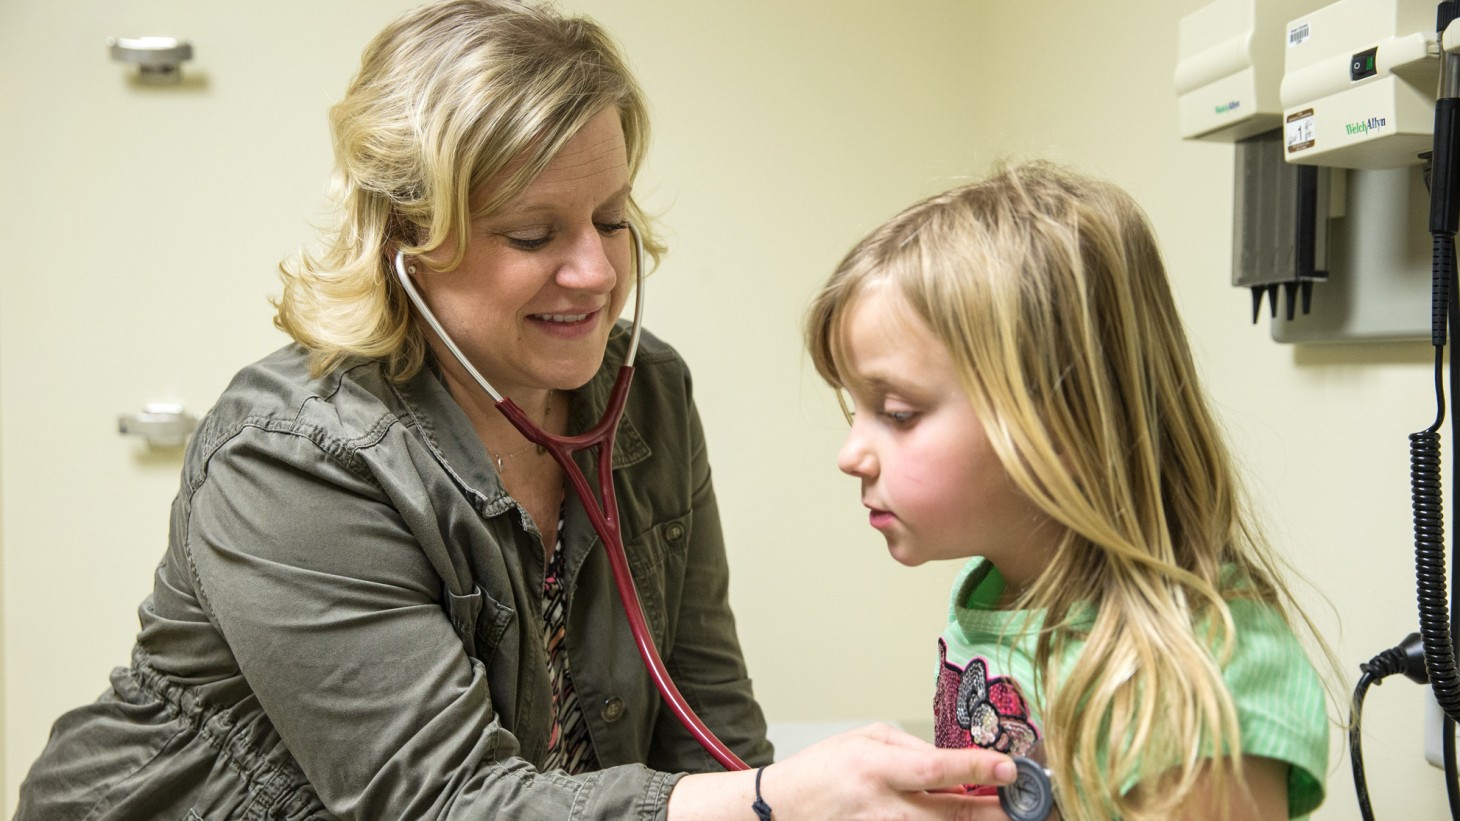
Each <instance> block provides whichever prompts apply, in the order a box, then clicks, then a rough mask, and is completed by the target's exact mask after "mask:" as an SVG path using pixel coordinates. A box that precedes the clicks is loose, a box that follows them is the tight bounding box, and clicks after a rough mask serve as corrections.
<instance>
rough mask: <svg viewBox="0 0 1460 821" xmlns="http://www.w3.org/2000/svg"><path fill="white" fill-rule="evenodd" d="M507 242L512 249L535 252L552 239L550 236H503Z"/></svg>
mask: <svg viewBox="0 0 1460 821" xmlns="http://www.w3.org/2000/svg"><path fill="white" fill-rule="evenodd" d="M502 236H504V237H506V238H507V242H508V243H509V244H510V245H511V246H512V247H513V248H518V249H521V250H523V251H536V250H538V249H539V248H542V247H543V246H545V245H547V244H548V242H549V241H550V240H551V239H552V235H551V234H503V235H502Z"/></svg>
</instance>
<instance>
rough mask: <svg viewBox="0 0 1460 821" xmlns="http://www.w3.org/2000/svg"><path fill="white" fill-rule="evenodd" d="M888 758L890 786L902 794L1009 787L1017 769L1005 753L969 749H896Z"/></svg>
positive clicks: (975, 748) (891, 750)
mask: <svg viewBox="0 0 1460 821" xmlns="http://www.w3.org/2000/svg"><path fill="white" fill-rule="evenodd" d="M886 755H887V768H888V769H887V782H886V783H887V785H888V786H889V787H891V788H892V789H895V790H900V791H902V792H914V791H925V790H937V789H940V788H946V787H957V786H959V785H962V784H1010V783H1013V781H1014V778H1015V776H1017V775H1018V769H1017V768H1016V767H1015V766H1014V761H1013V759H1011V758H1009V757H1008V756H1006V755H1004V754H1003V753H996V752H993V751H992V750H984V749H980V748H978V747H968V748H965V749H961V750H940V749H937V748H935V747H928V748H925V749H921V750H918V749H909V748H904V747H897V748H895V749H890V750H888V751H887V753H886Z"/></svg>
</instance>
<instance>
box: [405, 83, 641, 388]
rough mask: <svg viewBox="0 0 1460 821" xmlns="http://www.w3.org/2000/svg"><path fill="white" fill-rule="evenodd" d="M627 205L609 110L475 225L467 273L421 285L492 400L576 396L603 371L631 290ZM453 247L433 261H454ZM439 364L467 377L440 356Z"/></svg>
mask: <svg viewBox="0 0 1460 821" xmlns="http://www.w3.org/2000/svg"><path fill="white" fill-rule="evenodd" d="M513 170H514V168H508V169H507V171H505V172H503V173H504V174H507V173H511V172H512V171H513ZM488 185H489V186H490V185H491V183H490V182H489V183H488ZM628 201H629V166H628V152H627V151H626V149H625V147H624V135H623V129H622V127H621V126H620V124H619V116H618V112H617V111H616V110H614V109H613V108H607V109H605V110H603V111H602V112H600V113H598V114H597V115H596V116H594V117H593V118H592V119H591V120H589V121H588V122H587V123H586V124H585V125H584V126H583V128H582V129H580V130H579V131H578V133H577V134H576V135H574V136H573V138H572V139H570V140H569V141H568V142H567V143H566V144H565V145H564V146H563V148H562V149H561V150H560V151H559V152H558V153H557V154H556V155H555V156H554V157H553V158H552V160H551V161H550V162H549V163H548V165H547V167H546V168H545V169H544V170H543V172H542V173H541V174H540V175H539V176H538V177H537V178H536V179H534V180H533V181H532V183H531V184H530V185H528V186H527V188H526V189H524V190H523V191H522V192H521V193H520V194H518V195H517V196H516V197H515V198H513V199H512V200H511V201H509V202H508V203H507V204H506V206H505V207H503V208H502V209H500V210H499V211H498V212H496V213H494V214H491V215H488V216H485V217H480V218H478V219H475V220H473V221H472V223H471V236H470V237H469V238H468V241H467V243H466V256H465V258H464V259H463V260H462V262H461V265H460V266H458V267H457V268H456V269H455V270H452V271H446V272H443V273H439V274H438V273H433V272H431V271H429V270H427V271H425V272H424V273H418V274H416V281H417V283H418V284H419V286H418V287H419V288H420V290H421V291H422V292H423V294H424V296H425V298H426V301H427V303H428V304H429V305H430V306H431V308H432V310H434V311H435V312H436V315H437V317H438V318H439V319H440V320H441V324H442V325H443V326H444V327H445V328H446V331H447V333H449V334H450V335H451V336H452V338H453V339H454V340H456V343H457V345H458V346H459V347H460V348H461V349H462V351H463V352H464V353H465V354H466V356H467V358H468V359H469V360H470V361H471V362H472V364H473V365H474V366H475V367H476V368H477V370H479V371H481V373H482V374H483V375H484V376H486V378H487V380H488V381H490V382H491V383H492V384H493V386H494V387H496V388H497V390H499V391H501V392H502V393H503V394H506V395H509V396H520V395H521V394H522V393H525V392H531V391H536V390H544V389H565V390H566V389H572V388H577V387H579V386H580V385H582V384H583V383H585V382H587V381H588V379H589V378H591V377H592V376H593V374H594V373H595V372H596V371H597V370H598V366H599V364H600V363H601V362H602V360H603V351H604V347H605V345H606V344H607V341H608V334H609V331H610V330H612V328H613V325H614V321H615V320H616V319H617V318H618V315H619V310H620V309H621V308H622V307H623V304H624V301H625V299H626V298H627V296H628V293H629V291H630V290H631V289H632V286H633V281H634V271H633V263H632V262H631V257H632V252H631V243H632V241H633V240H632V238H631V237H630V235H629V232H628V229H627V224H626V223H625V220H626V219H627V218H628ZM454 248H455V242H454V240H453V241H450V242H448V243H447V244H446V245H445V246H444V247H442V248H440V249H439V250H438V251H437V252H436V253H435V254H433V255H432V256H433V258H436V259H438V261H445V260H448V259H449V258H450V256H451V254H452V253H453V251H454ZM432 342H433V344H439V343H436V341H435V340H434V339H433V340H432ZM436 353H437V358H438V360H439V361H440V362H441V363H442V364H443V366H445V367H446V369H447V371H448V373H449V374H454V375H456V376H458V377H463V375H462V374H455V373H454V372H455V371H456V369H457V366H456V364H455V361H454V360H453V359H452V358H451V357H450V355H449V354H447V353H446V351H445V350H437V351H436ZM463 378H464V377H463ZM473 390H474V389H473Z"/></svg>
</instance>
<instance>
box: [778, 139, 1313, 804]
mask: <svg viewBox="0 0 1460 821" xmlns="http://www.w3.org/2000/svg"><path fill="white" fill-rule="evenodd" d="M874 283H875V284H879V285H883V286H886V285H890V286H892V287H894V288H896V289H898V291H899V292H900V293H901V294H902V295H903V296H904V297H905V298H906V300H907V303H908V304H909V305H910V306H911V309H912V311H913V312H914V313H915V314H916V315H917V316H918V317H919V318H920V319H921V320H922V321H924V322H925V323H927V326H928V327H929V328H931V329H932V332H933V334H934V335H935V336H936V337H937V338H938V339H939V340H940V341H941V342H942V344H943V345H945V346H946V347H947V349H948V351H949V352H950V354H951V356H952V359H953V360H954V362H955V363H956V367H957V368H958V370H959V375H960V378H961V380H962V383H963V388H964V389H965V391H966V393H967V395H968V397H969V399H970V401H971V403H972V405H973V407H974V409H975V410H976V412H977V413H978V415H979V418H980V419H981V420H982V421H983V423H984V424H985V426H986V428H987V432H988V435H989V437H990V439H991V441H992V443H993V447H994V449H995V451H996V452H997V454H998V456H999V459H1000V461H1001V462H1002V464H1003V466H1004V467H1005V468H1006V469H1007V471H1008V473H1009V475H1010V477H1012V479H1013V481H1014V482H1015V483H1016V484H1017V486H1018V487H1019V488H1020V490H1021V491H1022V492H1023V493H1024V494H1026V495H1027V496H1028V497H1029V498H1030V499H1031V500H1033V502H1034V503H1035V504H1037V505H1038V506H1039V507H1040V508H1041V509H1042V510H1043V511H1044V512H1046V513H1047V514H1048V515H1049V516H1050V517H1052V518H1053V519H1054V520H1055V521H1056V522H1058V523H1059V524H1061V525H1062V526H1063V527H1062V535H1061V536H1060V537H1059V538H1058V541H1057V544H1056V546H1055V549H1054V553H1053V559H1052V561H1051V563H1050V564H1049V566H1048V568H1047V570H1046V571H1045V572H1044V573H1042V574H1041V575H1040V577H1039V578H1038V580H1037V581H1036V582H1035V583H1034V584H1032V585H1031V586H1030V587H1029V588H1028V589H1027V590H1026V591H1025V592H1024V594H1023V595H1022V597H1021V599H1020V600H1019V601H1018V602H1017V603H1016V605H1015V606H1017V607H1021V608H1036V609H1038V608H1042V609H1044V610H1045V611H1046V614H1045V620H1044V625H1045V626H1044V627H1043V628H1042V629H1041V631H1040V634H1039V635H1038V637H1037V641H1036V655H1035V669H1036V671H1038V672H1037V677H1038V681H1037V682H1036V683H1035V689H1036V692H1038V693H1042V694H1045V695H1046V697H1047V701H1046V703H1045V707H1044V722H1045V730H1046V736H1045V742H1046V754H1047V755H1048V759H1049V764H1050V766H1051V767H1052V769H1053V770H1054V771H1055V772H1056V773H1058V774H1059V776H1058V778H1057V779H1056V780H1057V790H1058V793H1059V806H1060V810H1061V813H1062V815H1063V817H1064V818H1065V819H1066V820H1067V821H1070V820H1071V819H1078V820H1080V821H1083V820H1084V819H1110V818H1121V819H1164V818H1168V817H1170V816H1171V812H1172V809H1173V808H1174V807H1175V806H1176V805H1177V804H1179V803H1180V802H1181V801H1183V800H1184V799H1186V798H1187V797H1189V796H1191V795H1192V793H1193V790H1194V789H1196V787H1197V781H1198V778H1200V777H1202V776H1203V775H1208V776H1209V777H1210V779H1211V781H1210V784H1211V786H1212V787H1214V788H1215V790H1216V794H1217V795H1218V796H1225V794H1226V793H1225V788H1226V785H1227V784H1229V783H1231V782H1230V781H1229V779H1231V778H1233V777H1236V778H1240V777H1241V776H1242V773H1241V769H1240V768H1241V759H1240V756H1237V755H1235V754H1223V755H1214V754H1213V751H1224V752H1225V753H1231V752H1232V751H1236V750H1239V749H1240V744H1239V738H1238V736H1239V733H1238V724H1237V713H1236V709H1235V706H1234V704H1233V701H1232V698H1231V695H1230V694H1229V692H1228V690H1227V687H1226V685H1225V683H1224V681H1223V678H1222V666H1223V664H1224V662H1225V660H1226V659H1227V658H1228V657H1229V655H1230V653H1231V650H1232V648H1233V642H1234V637H1233V623H1232V617H1231V614H1230V611H1229V608H1228V604H1227V603H1228V601H1229V600H1233V599H1236V598H1239V597H1241V598H1255V599H1257V600H1260V601H1262V602H1266V603H1268V604H1270V605H1272V606H1273V607H1274V608H1276V609H1277V611H1278V612H1279V613H1282V614H1283V615H1284V616H1285V617H1287V618H1288V619H1289V621H1290V622H1291V621H1292V618H1293V617H1294V616H1295V615H1296V616H1298V617H1300V618H1301V619H1302V621H1303V622H1304V623H1305V624H1306V625H1307V628H1308V630H1309V631H1310V632H1311V627H1312V625H1311V623H1308V621H1307V618H1306V616H1302V611H1301V609H1300V608H1298V607H1297V605H1296V603H1295V602H1294V601H1293V600H1292V597H1291V595H1290V594H1289V593H1288V592H1287V590H1286V588H1285V586H1284V585H1283V583H1282V582H1281V577H1280V574H1279V571H1278V566H1277V562H1276V560H1275V559H1274V557H1273V556H1272V554H1271V552H1270V550H1269V549H1268V548H1267V546H1266V545H1265V543H1264V540H1263V539H1262V537H1261V535H1260V533H1259V532H1258V531H1257V529H1256V528H1255V527H1254V526H1253V525H1252V524H1251V519H1252V517H1251V516H1250V514H1249V513H1248V512H1247V510H1246V505H1245V503H1244V501H1243V499H1242V497H1241V494H1240V492H1239V488H1238V483H1237V479H1236V472H1235V469H1234V466H1233V464H1232V460H1231V458H1230V457H1229V455H1228V453H1227V450H1226V448H1225V446H1224V444H1223V438H1222V435H1221V434H1220V431H1219V428H1218V425H1217V422H1216V420H1215V419H1214V418H1213V416H1212V413H1211V411H1210V410H1209V409H1208V407H1207V404H1206V402H1205V400H1204V399H1203V396H1202V392H1201V390H1200V388H1199V384H1198V380H1197V372H1196V367H1195V366H1194V364H1193V362H1192V358H1191V354H1190V350H1189V347H1188V344H1187V340H1186V334H1185V332H1184V330H1183V328H1182V324H1181V321H1180V319H1179V318H1178V316H1177V311H1176V306H1175V303H1174V301H1173V299H1172V296H1171V291H1170V287H1169V285H1168V283H1167V279H1166V272H1165V267H1164V265H1163V263H1162V259H1161V254H1160V252H1159V249H1158V248H1157V243H1156V240H1155V237H1154V235H1153V232H1152V230H1151V228H1150V226H1149V224H1148V223H1147V221H1146V219H1145V216H1144V215H1143V214H1142V212H1141V210H1140V208H1139V207H1138V206H1137V205H1136V203H1135V202H1134V201H1133V200H1132V199H1131V198H1130V197H1129V196H1128V195H1126V194H1125V193H1124V192H1122V191H1121V190H1119V189H1118V188H1116V187H1115V186H1113V185H1110V184H1107V183H1103V182H1099V181H1096V180H1093V179H1089V178H1086V177H1083V176H1080V175H1077V174H1074V173H1072V172H1069V171H1067V170H1064V169H1061V168H1057V167H1055V166H1052V165H1048V164H1043V163H1032V164H1025V165H1020V166H1014V167H1010V168H1006V169H1004V170H1002V171H1000V172H999V173H996V174H995V175H994V176H992V177H991V178H989V179H987V180H984V181H981V182H978V183H975V184H971V185H966V186H963V187H960V188H956V189H954V190H951V191H948V192H946V193H943V194H940V195H937V196H934V197H931V198H930V199H927V200H925V201H923V202H920V203H918V204H916V205H913V206H912V207H910V208H908V209H907V210H905V211H903V212H902V213H901V214H899V215H898V216H896V217H895V218H893V219H892V220H891V221H890V222H888V223H887V224H885V225H883V226H882V227H880V228H878V229H877V230H875V231H874V232H873V233H872V234H871V235H869V236H868V237H866V238H865V239H864V240H862V241H861V242H860V243H859V244H858V245H857V246H856V247H855V248H853V249H852V250H851V252H850V253H849V254H848V255H847V256H846V258H845V259H844V260H843V261H842V263H841V265H840V266H839V267H838V269H837V270H836V272H835V273H834V274H833V275H832V277H831V278H830V280H829V281H828V283H827V284H826V286H825V287H824V289H823V290H822V291H821V292H820V294H819V295H818V296H817V297H816V299H815V300H814V302H813V304H812V307H811V309H810V312H809V315H808V318H807V324H806V338H807V344H808V349H809V351H810V353H811V356H812V359H813V361H814V362H815V365H816V368H817V370H818V371H819V372H820V374H821V375H822V377H823V378H825V379H826V380H827V381H828V382H829V383H830V384H832V385H833V386H837V387H840V386H842V385H843V384H844V381H843V378H842V375H841V370H840V367H839V363H843V362H845V361H846V360H845V352H844V343H845V340H844V328H843V326H844V322H845V319H846V317H847V314H848V310H849V307H850V306H851V305H852V304H853V303H854V302H855V300H856V299H857V297H858V295H859V294H861V293H863V292H864V291H865V290H866V289H867V288H868V286H869V284H874ZM1092 610H1093V612H1094V621H1093V623H1091V622H1089V621H1088V620H1086V621H1081V619H1080V617H1081V616H1082V615H1083V616H1086V617H1087V618H1088V615H1089V614H1090V613H1091V612H1092ZM1074 625H1080V626H1079V627H1076V626H1074ZM1081 643H1083V647H1080V649H1078V651H1076V652H1078V656H1077V658H1076V660H1075V662H1074V663H1073V664H1071V665H1068V666H1066V665H1064V664H1063V663H1062V659H1064V658H1065V655H1066V651H1067V650H1071V649H1072V648H1074V647H1076V646H1077V645H1079V644H1081ZM1330 657H1331V654H1330ZM1112 740H1115V741H1117V742H1118V743H1111V742H1112ZM1156 776H1159V777H1161V789H1160V790H1136V791H1132V790H1129V789H1128V787H1129V785H1131V784H1135V783H1137V782H1138V781H1141V780H1142V779H1149V778H1152V777H1156ZM1148 783H1149V782H1148ZM1155 793H1159V794H1155Z"/></svg>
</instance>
